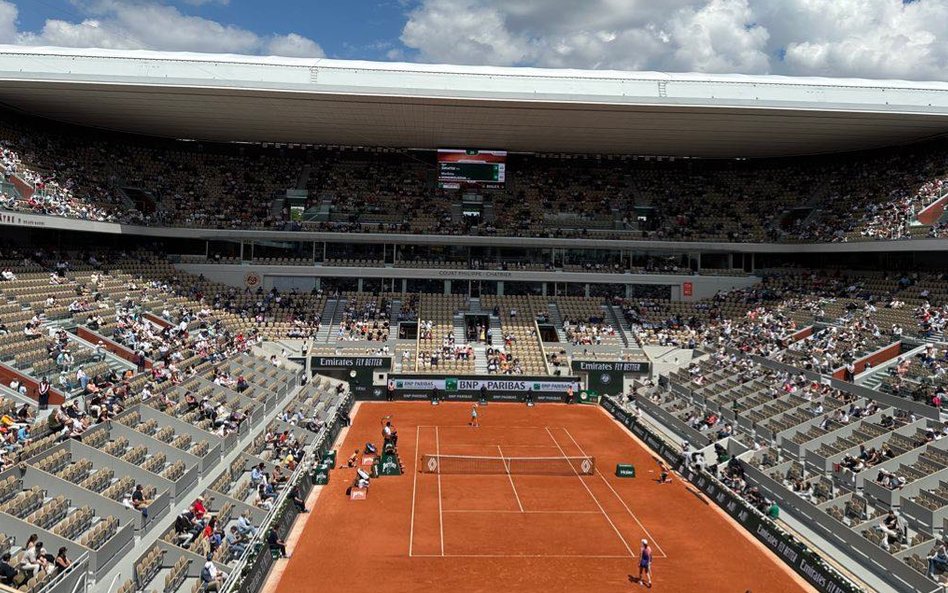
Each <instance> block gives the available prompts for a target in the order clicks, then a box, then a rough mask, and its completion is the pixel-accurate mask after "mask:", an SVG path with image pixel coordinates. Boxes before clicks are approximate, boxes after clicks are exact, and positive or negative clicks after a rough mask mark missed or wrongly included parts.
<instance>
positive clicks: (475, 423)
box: [470, 403, 480, 428]
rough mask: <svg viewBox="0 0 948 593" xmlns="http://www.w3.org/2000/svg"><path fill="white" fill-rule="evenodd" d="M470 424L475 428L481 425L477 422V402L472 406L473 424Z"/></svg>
mask: <svg viewBox="0 0 948 593" xmlns="http://www.w3.org/2000/svg"><path fill="white" fill-rule="evenodd" d="M470 425H471V426H473V427H475V428H477V427H478V426H480V425H479V424H478V423H477V404H476V403H475V404H474V405H473V406H471V424H470Z"/></svg>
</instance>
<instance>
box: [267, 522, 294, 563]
mask: <svg viewBox="0 0 948 593" xmlns="http://www.w3.org/2000/svg"><path fill="white" fill-rule="evenodd" d="M267 547H269V548H270V551H271V552H274V551H278V552H279V553H280V557H281V558H289V556H288V555H287V553H286V542H284V541H283V540H282V539H280V536H279V535H277V532H276V529H275V528H273V527H271V528H270V530H269V531H268V532H267Z"/></svg>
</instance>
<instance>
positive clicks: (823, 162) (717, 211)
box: [0, 112, 946, 269]
mask: <svg viewBox="0 0 948 593" xmlns="http://www.w3.org/2000/svg"><path fill="white" fill-rule="evenodd" d="M0 141H2V142H3V146H2V153H0V166H2V167H3V169H4V172H5V177H6V178H7V180H8V181H9V183H5V184H4V185H3V190H4V199H3V200H2V204H0V205H2V207H4V208H7V209H9V210H17V211H22V212H33V213H42V214H48V215H52V216H62V217H70V218H79V219H86V220H95V221H100V222H122V223H133V224H144V225H160V226H186V227H205V228H242V229H262V228H288V229H293V228H297V229H305V230H321V231H337V232H347V231H351V230H356V229H357V230H359V231H362V232H389V233H391V232H395V233H439V234H452V235H453V234H472V235H512V236H597V237H601V238H609V237H616V238H638V239H650V238H655V239H663V240H674V241H696V240H710V241H728V242H748V241H751V242H759V241H764V240H768V241H775V240H786V241H818V242H824V241H834V242H839V241H861V240H899V239H912V238H926V237H938V236H940V234H941V233H942V232H943V227H944V224H943V223H942V222H941V221H938V220H935V221H933V222H928V223H926V222H923V221H920V220H919V219H918V215H919V213H921V212H923V211H925V209H926V208H928V207H929V206H932V205H933V204H935V203H936V202H939V201H941V200H942V199H943V198H944V190H945V188H944V181H945V176H946V170H945V159H944V154H945V149H944V146H943V143H942V142H941V141H932V142H928V143H924V144H917V145H911V146H906V147H898V148H891V149H884V150H878V151H874V152H868V153H861V154H847V155H833V156H826V157H808V158H798V159H786V160H779V159H775V160H768V161H762V162H744V163H734V162H726V163H725V162H722V163H715V162H713V161H710V162H684V163H678V162H654V161H652V162H649V161H641V160H634V159H623V158H619V159H607V160H603V159H601V158H599V157H596V156H595V155H588V156H587V157H585V158H579V159H575V158H571V159H569V160H564V159H562V158H558V157H556V156H543V155H539V156H522V157H521V156H516V157H512V161H511V164H510V166H509V168H508V170H509V171H511V175H512V177H513V180H512V182H511V183H510V186H511V188H513V189H510V190H504V191H495V192H487V196H488V199H489V200H490V204H491V206H492V207H491V211H492V213H493V215H492V216H489V217H479V218H478V217H474V218H472V217H465V216H462V215H460V214H459V213H458V212H455V211H453V210H452V209H451V208H450V207H449V204H450V200H447V199H445V197H447V194H445V193H444V192H445V190H438V189H435V188H434V185H433V183H432V182H431V176H430V175H429V173H430V170H431V168H432V166H433V164H432V163H431V162H430V160H426V159H430V158H431V157H430V155H429V156H425V155H424V154H417V155H416V154H414V153H411V152H408V151H385V152H379V151H371V150H363V151H359V150H346V151H343V150H334V149H330V148H310V149H296V150H289V149H286V148H262V147H251V146H244V147H240V148H236V147H232V146H227V145H212V144H201V145H195V143H179V142H174V141H159V140H152V139H144V138H141V137H134V136H123V135H120V134H115V133H108V132H98V131H97V132H93V131H90V130H85V129H81V128H75V127H71V126H66V125H61V124H55V123H52V122H48V121H41V120H34V119H31V118H29V117H28V116H24V115H19V114H13V113H10V112H7V113H4V114H2V121H0ZM60 154H69V155H71V158H70V159H69V160H68V161H63V160H61V159H58V158H57V155H60ZM686 170H687V172H688V173H687V175H685V174H683V172H684V171H686ZM116 180H122V181H121V183H120V184H119V183H116ZM853 180H858V182H854V181H853ZM300 183H302V186H303V189H305V190H307V194H308V195H309V196H310V197H309V198H307V201H306V203H305V204H304V206H303V208H304V212H312V213H313V214H314V215H315V214H317V213H318V214H319V216H318V217H316V218H319V219H320V220H315V219H314V220H312V221H307V220H304V221H302V222H299V221H297V222H294V221H292V220H291V216H290V211H289V208H288V207H284V208H280V209H279V211H274V210H275V209H274V208H273V205H274V198H275V197H277V196H278V195H279V194H280V192H281V191H285V190H286V189H290V188H295V187H297V185H298V184H300ZM197 197H200V199H197ZM248 204H251V206H250V207H247V205H248ZM505 204H511V205H510V206H505ZM925 218H926V220H927V217H925ZM641 219H644V220H641ZM257 261H259V262H260V263H279V264H282V265H302V264H306V263H308V262H307V260H306V258H298V257H297V258H293V257H291V258H276V259H273V258H266V257H262V258H258V259H257ZM527 263H528V265H532V264H533V262H527ZM325 264H326V265H362V266H378V265H382V262H381V260H373V259H366V258H357V259H352V258H333V259H330V260H328V261H326V262H325ZM570 265H572V266H578V267H579V268H583V267H585V265H586V264H584V263H583V262H577V263H575V264H570ZM615 265H618V264H617V263H613V264H608V265H607V268H611V267H614V266H615ZM573 269H576V268H573Z"/></svg>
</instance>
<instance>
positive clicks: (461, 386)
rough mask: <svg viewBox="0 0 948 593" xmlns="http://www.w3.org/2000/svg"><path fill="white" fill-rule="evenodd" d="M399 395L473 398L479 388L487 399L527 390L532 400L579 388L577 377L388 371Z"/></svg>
mask: <svg viewBox="0 0 948 593" xmlns="http://www.w3.org/2000/svg"><path fill="white" fill-rule="evenodd" d="M389 379H390V380H391V381H392V383H393V384H394V387H395V396H396V397H397V398H399V399H409V400H418V399H430V398H431V396H432V395H433V394H434V392H435V390H437V392H438V396H439V397H440V398H441V399H445V400H460V401H473V400H477V399H480V397H481V393H482V390H483V391H484V395H485V396H486V397H487V399H488V400H489V401H524V400H525V399H526V397H527V394H530V396H531V397H532V398H533V399H534V401H537V402H542V401H560V402H561V401H564V400H565V398H566V393H567V391H569V388H570V386H572V388H573V391H574V392H578V391H579V389H580V384H579V381H578V380H577V378H576V377H562V378H556V379H553V378H551V377H515V378H505V377H496V378H494V377H483V376H437V375H434V376H432V375H390V376H389Z"/></svg>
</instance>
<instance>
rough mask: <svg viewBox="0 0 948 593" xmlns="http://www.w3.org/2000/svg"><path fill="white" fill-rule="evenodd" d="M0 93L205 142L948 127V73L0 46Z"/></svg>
mask: <svg viewBox="0 0 948 593" xmlns="http://www.w3.org/2000/svg"><path fill="white" fill-rule="evenodd" d="M0 81H2V84H0V103H5V104H7V105H9V106H12V107H15V108H17V109H20V110H23V111H25V112H28V113H32V114H35V115H39V116H43V117H49V118H52V119H55V120H60V121H66V122H71V123H76V124H81V125H87V126H94V127H101V128H107V129H113V130H121V131H127V132H134V133H141V134H147V135H151V136H160V137H173V138H191V139H198V140H211V141H222V142H228V141H245V142H290V143H307V144H308V143H312V144H339V145H354V146H390V147H405V148H437V147H471V148H497V149H507V150H511V151H523V152H575V153H615V154H634V155H671V156H698V157H770V156H782V155H797V154H814V153H825V152H838V151H846V150H858V149H864V148H872V147H878V146H888V145H893V144H899V143H905V142H911V141H916V140H920V139H924V138H929V137H932V136H936V135H940V134H944V133H945V132H948V84H946V83H940V82H906V81H871V80H852V79H846V80H841V79H825V78H792V77H781V76H744V75H705V74H667V73H658V72H635V73H632V72H617V71H584V70H544V69H537V68H493V67H472V66H446V65H427V64H405V63H375V62H357V61H343V60H329V59H300V58H276V57H254V56H233V55H210V54H193V53H168V52H153V51H137V50H134V51H133V50H129V51H114V50H90V49H64V48H35V47H21V46H0Z"/></svg>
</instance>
